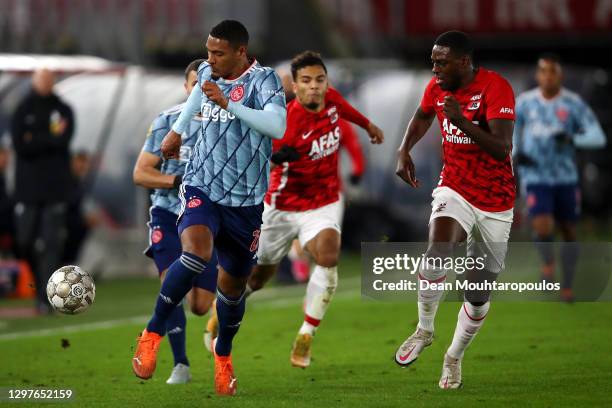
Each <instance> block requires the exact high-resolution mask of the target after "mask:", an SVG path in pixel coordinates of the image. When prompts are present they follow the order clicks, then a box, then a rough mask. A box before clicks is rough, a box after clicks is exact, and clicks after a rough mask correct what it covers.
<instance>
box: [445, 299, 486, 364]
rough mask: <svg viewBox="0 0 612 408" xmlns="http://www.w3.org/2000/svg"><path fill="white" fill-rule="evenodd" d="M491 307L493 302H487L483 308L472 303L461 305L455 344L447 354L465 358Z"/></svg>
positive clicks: (454, 339) (453, 343)
mask: <svg viewBox="0 0 612 408" xmlns="http://www.w3.org/2000/svg"><path fill="white" fill-rule="evenodd" d="M490 306H491V302H487V303H485V304H484V305H482V306H474V305H472V304H471V303H470V302H464V303H463V305H461V309H459V315H458V317H457V327H456V328H455V334H454V336H453V342H452V343H451V345H450V347H449V348H448V350H447V351H446V354H448V355H449V356H451V357H452V358H457V359H461V358H463V353H464V352H465V349H467V347H468V346H469V345H470V343H471V342H472V340H473V339H474V337H475V336H476V334H477V333H478V330H480V327H481V326H482V324H483V323H484V319H485V317H486V316H487V313H488V312H489V307H490Z"/></svg>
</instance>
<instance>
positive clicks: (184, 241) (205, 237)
mask: <svg viewBox="0 0 612 408" xmlns="http://www.w3.org/2000/svg"><path fill="white" fill-rule="evenodd" d="M181 246H182V248H183V252H188V253H190V254H193V255H195V256H198V257H200V258H202V259H203V260H204V261H205V262H208V261H210V260H211V259H212V255H213V242H212V235H211V233H210V230H209V229H208V228H206V227H203V226H202V228H201V229H197V230H196V229H192V228H188V229H186V230H185V231H183V233H182V234H181Z"/></svg>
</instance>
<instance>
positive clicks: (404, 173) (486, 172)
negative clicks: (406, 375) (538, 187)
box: [395, 31, 515, 389]
mask: <svg viewBox="0 0 612 408" xmlns="http://www.w3.org/2000/svg"><path fill="white" fill-rule="evenodd" d="M472 53H473V47H472V43H471V40H470V38H469V37H468V36H467V35H466V34H464V33H462V32H459V31H449V32H446V33H444V34H442V35H440V36H439V37H438V38H437V39H436V41H435V43H434V46H433V49H432V53H431V60H432V63H433V69H432V71H433V73H434V77H433V78H432V79H431V81H430V82H429V84H428V85H427V88H426V89H425V93H424V95H423V98H422V100H421V104H420V107H419V108H417V110H416V112H415V114H414V116H413V117H412V119H411V121H410V123H409V125H408V129H407V130H406V134H405V136H404V140H403V142H402V145H401V147H400V148H399V159H398V165H397V175H398V176H399V177H400V178H401V179H402V180H404V181H405V182H406V183H408V184H409V185H410V186H411V187H415V188H416V187H418V186H419V181H418V180H417V178H416V175H415V168H414V163H413V162H412V158H411V157H410V151H411V149H412V148H413V146H414V145H415V144H416V143H417V142H418V141H419V140H420V139H421V138H422V137H423V135H424V134H425V132H426V131H427V129H428V128H429V126H430V125H431V122H432V120H433V118H434V117H435V116H437V117H438V121H439V123H440V130H441V132H442V150H443V157H444V158H443V164H444V166H443V168H442V173H441V174H440V182H439V183H438V187H437V188H436V189H435V190H434V191H433V194H432V197H433V201H432V213H431V217H430V220H429V246H428V250H427V253H426V256H427V257H430V258H436V257H443V258H444V257H447V256H451V255H452V249H453V248H454V246H455V244H457V243H459V242H464V241H467V248H468V256H474V255H477V254H478V253H477V249H479V248H478V247H477V245H476V244H475V237H474V234H473V233H474V230H475V229H476V230H478V232H479V233H480V235H481V236H482V238H483V241H484V245H481V246H480V247H484V249H485V251H486V255H488V256H487V257H486V258H485V259H486V262H485V266H486V271H481V272H479V275H476V274H475V273H474V270H472V271H468V272H466V274H467V276H466V278H467V279H468V280H469V281H474V280H476V279H482V278H483V277H484V278H486V279H488V280H489V281H491V280H493V279H495V277H496V276H497V274H498V273H499V272H500V271H501V270H502V269H503V267H504V258H505V255H506V249H507V241H508V238H509V235H510V226H511V225H512V217H513V214H512V212H513V209H512V208H513V205H514V197H515V188H514V175H513V173H512V163H511V158H510V152H511V147H512V128H513V124H514V93H513V91H512V88H511V87H510V84H509V83H508V82H507V81H506V80H505V79H504V78H502V77H501V76H500V75H499V74H497V73H495V72H493V71H489V70H486V69H483V68H475V67H474V66H473V62H472ZM418 272H419V275H418V277H419V279H420V280H428V281H430V282H442V281H444V280H445V278H446V274H447V272H448V271H447V270H444V269H436V268H435V265H430V264H426V265H425V266H424V267H423V268H421V269H420V270H419V271H418ZM442 295H443V291H437V290H419V292H418V310H419V323H418V327H417V330H416V331H415V333H414V334H413V335H411V336H410V337H408V339H407V340H406V341H405V342H404V343H403V344H402V345H401V346H400V348H399V349H398V350H397V353H396V354H395V361H396V362H397V363H398V364H400V365H402V366H407V365H409V364H411V363H412V362H414V361H415V360H416V359H417V358H418V357H419V355H420V354H421V351H422V350H423V348H424V347H426V346H428V345H430V344H431V342H432V340H433V334H434V317H435V314H436V310H437V309H438V303H439V301H440V299H441V297H442ZM488 295H489V294H488V293H482V292H480V293H474V292H467V291H466V293H465V300H464V303H463V305H462V306H461V308H460V310H459V316H458V321H457V328H456V329H455V334H454V336H453V341H452V343H451V345H450V347H449V348H448V350H447V351H446V354H445V356H444V364H443V367H442V376H441V378H440V381H439V386H440V388H443V389H449V388H458V387H459V386H461V362H462V359H463V353H464V352H465V350H466V348H467V347H468V345H469V344H470V342H471V341H472V339H473V338H474V336H475V335H476V333H478V330H479V329H480V327H481V326H482V324H483V322H484V319H485V317H486V315H487V312H488V310H489V300H488Z"/></svg>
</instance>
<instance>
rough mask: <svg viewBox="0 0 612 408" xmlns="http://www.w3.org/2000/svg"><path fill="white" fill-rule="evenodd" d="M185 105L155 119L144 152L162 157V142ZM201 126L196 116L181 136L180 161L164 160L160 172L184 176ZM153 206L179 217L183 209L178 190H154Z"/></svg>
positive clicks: (169, 110)
mask: <svg viewBox="0 0 612 408" xmlns="http://www.w3.org/2000/svg"><path fill="white" fill-rule="evenodd" d="M184 105H185V104H184V103H183V104H180V105H177V106H175V107H173V108H170V109H168V110H166V111H164V112H162V113H161V114H160V115H159V116H158V117H157V118H155V120H154V121H153V123H152V124H151V127H150V128H149V131H148V132H147V139H146V140H145V143H144V146H143V147H142V150H143V151H145V152H148V153H151V154H154V155H156V156H159V157H162V153H161V150H160V147H161V143H162V140H164V136H166V134H167V133H168V131H169V130H170V128H171V127H172V125H173V124H174V122H175V121H176V119H177V118H178V117H179V115H180V114H181V110H182V109H183V106H184ZM201 126H202V118H200V117H199V116H194V117H193V119H192V120H191V122H190V124H189V127H188V129H187V130H186V131H185V132H183V134H182V136H181V140H182V145H181V152H180V156H179V159H178V160H175V159H169V160H163V161H162V163H161V168H160V171H161V172H162V173H163V174H170V175H174V176H182V175H184V173H185V167H186V165H187V163H188V162H189V159H190V158H191V154H192V151H193V148H194V146H195V144H196V140H197V139H198V136H199V134H200V129H201ZM151 204H152V207H159V208H163V209H164V210H167V211H170V212H172V213H174V214H177V215H178V213H179V211H180V209H181V201H180V199H179V198H178V189H166V188H158V189H155V190H153V192H152V193H151Z"/></svg>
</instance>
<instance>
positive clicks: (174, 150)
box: [161, 129, 181, 159]
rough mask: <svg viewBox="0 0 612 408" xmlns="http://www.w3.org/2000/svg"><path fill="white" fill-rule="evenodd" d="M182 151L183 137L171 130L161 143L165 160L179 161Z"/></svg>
mask: <svg viewBox="0 0 612 408" xmlns="http://www.w3.org/2000/svg"><path fill="white" fill-rule="evenodd" d="M180 150H181V135H180V134H178V133H176V132H175V131H174V130H172V129H170V131H169V132H168V134H167V135H166V136H164V140H162V143H161V152H162V155H163V156H164V158H165V159H178V157H179V152H180Z"/></svg>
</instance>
